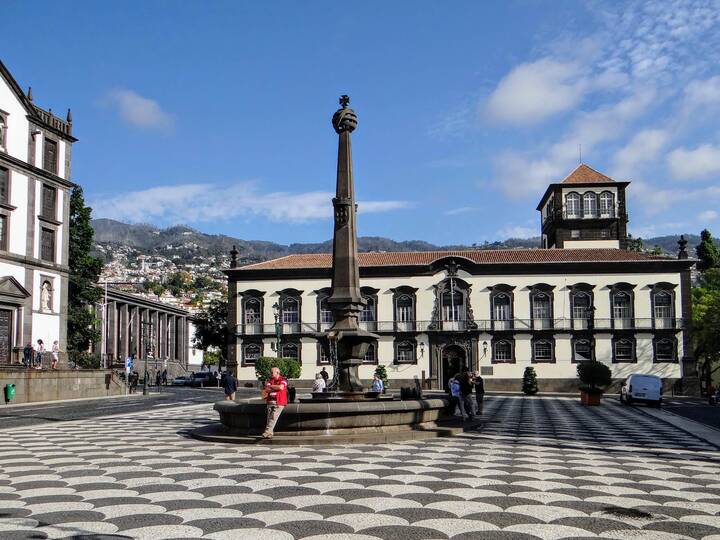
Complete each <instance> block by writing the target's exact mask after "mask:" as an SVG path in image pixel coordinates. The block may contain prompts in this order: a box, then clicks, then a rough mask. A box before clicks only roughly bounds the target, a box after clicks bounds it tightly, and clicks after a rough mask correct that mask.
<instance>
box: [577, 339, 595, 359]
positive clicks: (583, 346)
mask: <svg viewBox="0 0 720 540" xmlns="http://www.w3.org/2000/svg"><path fill="white" fill-rule="evenodd" d="M592 349H593V347H592V342H591V341H590V340H589V339H577V340H575V342H574V343H573V361H575V362H585V361H588V360H592Z"/></svg>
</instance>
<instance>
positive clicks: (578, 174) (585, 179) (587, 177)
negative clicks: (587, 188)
mask: <svg viewBox="0 0 720 540" xmlns="http://www.w3.org/2000/svg"><path fill="white" fill-rule="evenodd" d="M614 181H615V180H613V179H612V178H610V177H609V176H605V175H604V174H602V173H599V172H597V171H596V170H595V169H593V168H592V167H588V166H587V165H585V164H584V163H581V164H580V165H578V166H577V167H576V168H575V170H574V171H573V172H571V173H570V174H569V175H567V176H566V177H565V180H563V181H562V183H563V184H596V183H598V182H614Z"/></svg>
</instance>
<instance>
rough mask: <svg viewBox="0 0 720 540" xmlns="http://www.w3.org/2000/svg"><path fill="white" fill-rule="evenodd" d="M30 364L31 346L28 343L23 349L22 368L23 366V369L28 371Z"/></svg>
mask: <svg viewBox="0 0 720 540" xmlns="http://www.w3.org/2000/svg"><path fill="white" fill-rule="evenodd" d="M32 362H33V346H32V343H31V342H29V341H28V343H27V345H25V348H24V349H23V366H25V369H30V366H31V365H32Z"/></svg>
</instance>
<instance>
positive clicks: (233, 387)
mask: <svg viewBox="0 0 720 540" xmlns="http://www.w3.org/2000/svg"><path fill="white" fill-rule="evenodd" d="M223 389H224V390H225V401H235V392H237V379H235V377H233V374H232V373H231V372H230V371H228V372H226V373H225V381H224V384H223Z"/></svg>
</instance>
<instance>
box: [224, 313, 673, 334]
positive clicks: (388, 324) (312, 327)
mask: <svg viewBox="0 0 720 540" xmlns="http://www.w3.org/2000/svg"><path fill="white" fill-rule="evenodd" d="M330 326H332V323H285V324H281V327H282V328H281V334H282V335H291V336H294V335H314V334H317V333H318V332H323V331H325V330H327V329H328V328H330ZM360 327H361V328H362V329H364V330H367V331H370V332H379V333H403V332H412V333H434V332H489V333H492V332H503V331H514V332H518V333H522V332H526V333H528V332H530V333H531V332H536V331H548V330H553V331H558V332H562V331H571V332H572V331H593V330H595V331H613V330H637V331H640V330H648V331H653V330H682V329H683V328H685V323H684V320H683V319H678V318H671V317H653V318H615V319H613V318H609V319H598V318H595V319H573V318H556V319H507V320H492V319H477V320H475V321H402V322H398V321H362V322H360ZM235 332H236V335H238V336H274V335H275V334H276V327H275V325H274V324H259V323H249V324H244V325H243V324H240V325H238V326H237V327H236V329H235Z"/></svg>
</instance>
